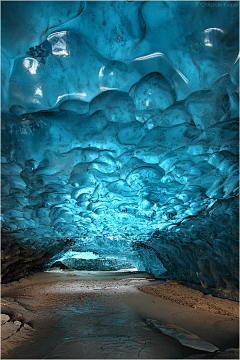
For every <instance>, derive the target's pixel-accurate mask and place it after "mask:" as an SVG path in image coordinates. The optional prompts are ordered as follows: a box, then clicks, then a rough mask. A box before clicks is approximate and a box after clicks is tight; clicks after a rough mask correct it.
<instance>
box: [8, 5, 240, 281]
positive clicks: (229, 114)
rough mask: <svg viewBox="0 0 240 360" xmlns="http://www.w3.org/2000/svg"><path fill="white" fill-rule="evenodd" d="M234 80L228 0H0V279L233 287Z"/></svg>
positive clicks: (234, 31) (233, 8) (233, 12)
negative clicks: (139, 278) (153, 280)
mask: <svg viewBox="0 0 240 360" xmlns="http://www.w3.org/2000/svg"><path fill="white" fill-rule="evenodd" d="M13 23H14V24H15V26H13V25H12V24H13ZM238 78H239V60H238V2H214V3H213V2H195V1H191V2H189V1H187V2H175V1H168V2H162V1H151V2H141V1H137V2H127V1H121V2H118V1H99V2H93V1H89V2H84V1H81V2H77V1H74V2H58V1H56V2H55V1H53V2H45V1H43V2H41V1H37V2H7V1H3V2H2V213H3V214H2V266H3V271H2V275H3V281H5V282H6V281H9V280H12V279H15V278H17V277H20V276H22V275H24V274H25V273H27V272H28V271H29V269H32V268H33V267H34V268H36V267H37V266H40V265H41V264H42V263H46V262H48V261H49V262H48V264H49V266H50V265H52V264H53V262H54V261H58V262H59V261H62V263H63V264H64V265H65V266H68V267H70V268H73V267H74V266H75V267H77V266H83V265H82V264H83V263H85V262H86V261H85V260H86V259H84V256H83V258H81V256H80V255H79V256H80V258H79V257H78V258H79V259H81V260H76V254H82V253H86V254H87V253H89V252H90V253H93V254H95V255H94V256H97V258H96V259H95V258H93V259H88V260H89V261H91V264H90V265H88V268H89V267H90V268H91V267H92V266H100V267H101V266H102V265H99V261H100V260H99V259H101V260H102V262H100V263H101V264H103V263H104V269H106V268H108V266H109V269H110V268H111V269H112V268H113V264H114V263H115V267H116V269H119V268H121V267H123V268H124V267H131V266H132V267H137V268H138V269H139V270H146V271H149V272H150V273H152V274H153V275H154V276H157V277H159V276H161V275H162V274H164V276H169V277H172V278H176V279H181V280H187V281H190V282H195V283H198V284H202V285H203V286H205V287H206V286H210V287H220V288H226V287H230V288H231V287H233V286H235V285H237V284H238V133H239V120H238V112H239V109H238V91H239V88H238V86H239V84H238ZM73 254H75V255H73ZM83 259H84V260H83ZM94 264H95V265H94ZM107 264H109V265H107Z"/></svg>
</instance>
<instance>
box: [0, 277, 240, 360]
mask: <svg viewBox="0 0 240 360" xmlns="http://www.w3.org/2000/svg"><path fill="white" fill-rule="evenodd" d="M139 288H141V291H139V290H138V289H139ZM1 312H2V314H8V315H9V316H10V322H8V326H10V325H11V326H12V327H13V326H16V329H17V330H16V331H15V332H14V331H11V332H10V333H12V332H13V334H12V335H10V336H8V337H7V338H6V336H5V338H4V340H2V358H5V359H44V358H45V359H81V358H82V359H87V358H91V359H104V358H105V359H106V358H108V359H109V358H110V359H116V358H119V359H137V358H145V359H181V358H185V357H190V356H197V358H202V357H205V358H206V356H208V355H206V353H204V352H203V351H199V350H195V349H191V348H188V347H186V346H183V345H181V344H180V343H179V342H178V341H177V340H176V339H174V338H172V337H170V336H167V335H164V334H162V333H161V332H160V331H158V330H155V329H153V328H151V327H149V326H148V325H147V324H146V319H148V318H151V319H156V320H158V321H160V322H162V323H166V324H173V325H176V326H180V327H182V328H184V329H186V330H188V331H190V332H192V333H194V334H196V335H198V336H199V337H201V338H202V339H204V340H206V341H208V342H210V343H212V344H213V345H215V346H217V347H218V348H219V349H220V351H224V350H226V349H229V348H238V346H239V345H238V344H239V342H238V341H239V340H238V339H239V338H238V334H239V322H238V314H239V309H238V303H237V302H234V301H230V300H223V299H218V298H215V297H212V296H211V295H203V294H202V293H201V292H200V291H196V290H192V289H189V288H186V287H185V286H183V285H181V284H179V283H177V282H174V281H169V282H163V281H156V280H153V279H151V278H146V274H141V273H139V274H127V273H125V274H121V273H110V272H108V273H104V272H94V273H87V272H78V271H76V272H66V271H63V272H45V273H38V274H35V275H31V276H28V277H26V278H23V279H21V280H19V281H16V282H13V283H10V284H5V285H2V311H1ZM14 321H15V325H14ZM16 321H17V323H16ZM18 322H20V323H18ZM6 324H7V323H5V324H4V325H3V326H2V330H3V328H4V326H6ZM2 336H3V337H4V331H2ZM231 354H232V353H231ZM211 356H212V355H211ZM211 356H210V355H209V358H211ZM207 358H208V357H207ZM222 358H223V357H222ZM224 358H225V357H224ZM226 358H227V356H226ZM228 358H236V353H234V355H231V357H228Z"/></svg>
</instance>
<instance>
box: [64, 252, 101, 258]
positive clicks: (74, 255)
mask: <svg viewBox="0 0 240 360" xmlns="http://www.w3.org/2000/svg"><path fill="white" fill-rule="evenodd" d="M67 258H72V259H85V260H93V259H98V258H99V255H96V254H94V253H93V252H92V251H86V252H78V251H72V250H69V251H68V252H67V253H66V254H64V256H63V257H62V259H67ZM62 259H60V260H62Z"/></svg>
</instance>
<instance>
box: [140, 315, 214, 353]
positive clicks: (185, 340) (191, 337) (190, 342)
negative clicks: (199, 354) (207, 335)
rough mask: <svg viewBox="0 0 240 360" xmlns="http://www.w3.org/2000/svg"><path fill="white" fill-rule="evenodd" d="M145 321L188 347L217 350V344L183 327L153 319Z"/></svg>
mask: <svg viewBox="0 0 240 360" xmlns="http://www.w3.org/2000/svg"><path fill="white" fill-rule="evenodd" d="M146 323H147V324H148V325H149V326H151V327H153V328H155V329H158V330H160V331H161V332H162V333H163V334H166V335H168V336H172V337H174V338H175V339H177V340H178V341H179V342H180V343H181V344H183V345H184V346H188V347H190V348H193V349H197V350H202V351H209V352H215V351H217V350H219V348H218V347H217V346H215V345H213V344H211V343H209V342H208V341H205V340H203V339H201V338H200V337H199V336H197V335H195V334H193V333H191V332H189V331H187V330H185V329H182V328H181V327H179V326H176V325H172V324H164V323H161V322H159V321H156V320H153V319H147V320H146Z"/></svg>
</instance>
